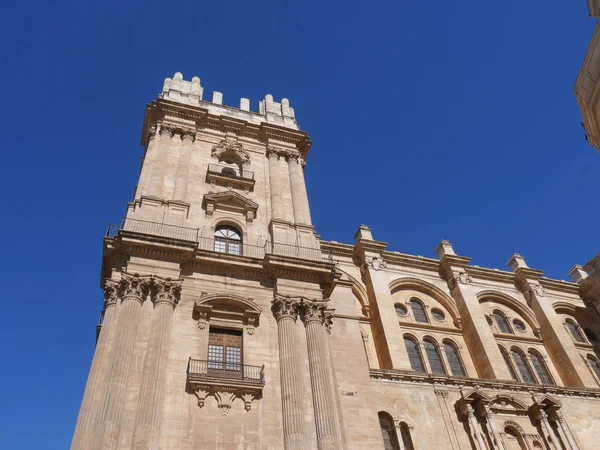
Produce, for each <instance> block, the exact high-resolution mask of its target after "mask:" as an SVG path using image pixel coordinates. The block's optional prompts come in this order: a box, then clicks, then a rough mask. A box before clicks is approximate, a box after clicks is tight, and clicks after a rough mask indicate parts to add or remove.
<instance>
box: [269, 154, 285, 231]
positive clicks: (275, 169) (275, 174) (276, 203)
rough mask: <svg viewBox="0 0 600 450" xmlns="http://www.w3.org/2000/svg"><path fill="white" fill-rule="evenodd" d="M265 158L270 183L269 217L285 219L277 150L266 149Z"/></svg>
mask: <svg viewBox="0 0 600 450" xmlns="http://www.w3.org/2000/svg"><path fill="white" fill-rule="evenodd" d="M267 158H269V180H270V184H271V218H272V219H274V220H285V212H284V210H283V199H282V197H281V194H282V191H283V183H282V180H281V170H280V169H279V152H278V151H277V150H275V149H272V148H268V149H267Z"/></svg>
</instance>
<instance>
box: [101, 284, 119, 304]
mask: <svg viewBox="0 0 600 450" xmlns="http://www.w3.org/2000/svg"><path fill="white" fill-rule="evenodd" d="M118 298H119V283H117V282H116V281H113V280H110V279H108V278H107V279H106V280H104V308H108V307H109V306H114V305H116V304H117V300H118Z"/></svg>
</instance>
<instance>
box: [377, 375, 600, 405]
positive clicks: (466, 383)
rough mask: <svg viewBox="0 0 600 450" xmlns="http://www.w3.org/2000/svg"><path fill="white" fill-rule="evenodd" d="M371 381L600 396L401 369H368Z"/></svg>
mask: <svg viewBox="0 0 600 450" xmlns="http://www.w3.org/2000/svg"><path fill="white" fill-rule="evenodd" d="M369 373H370V376H371V380H372V381H384V382H385V381H390V382H402V383H420V384H429V385H431V386H434V385H435V386H438V385H444V386H455V387H457V388H472V389H475V388H481V389H494V390H505V391H506V390H510V391H514V392H521V393H527V394H531V393H538V394H552V395H564V396H570V397H588V398H590V397H591V398H600V389H589V388H571V387H564V386H554V385H542V384H524V383H516V382H510V381H502V380H489V379H481V378H461V377H451V376H447V375H433V374H417V373H415V372H409V371H403V370H384V369H371V370H370V371H369Z"/></svg>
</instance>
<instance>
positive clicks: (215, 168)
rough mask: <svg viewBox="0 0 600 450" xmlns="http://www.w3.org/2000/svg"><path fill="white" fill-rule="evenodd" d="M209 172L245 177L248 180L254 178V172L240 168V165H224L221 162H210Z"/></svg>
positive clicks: (232, 176)
mask: <svg viewBox="0 0 600 450" xmlns="http://www.w3.org/2000/svg"><path fill="white" fill-rule="evenodd" d="M208 172H209V173H214V174H217V175H222V176H224V177H230V178H244V179H246V180H254V172H250V171H249V170H244V169H240V168H239V167H232V166H222V165H220V164H209V165H208Z"/></svg>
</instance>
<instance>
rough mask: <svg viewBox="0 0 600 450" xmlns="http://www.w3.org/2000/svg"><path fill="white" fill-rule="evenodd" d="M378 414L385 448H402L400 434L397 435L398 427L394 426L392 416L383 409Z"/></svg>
mask: <svg viewBox="0 0 600 450" xmlns="http://www.w3.org/2000/svg"><path fill="white" fill-rule="evenodd" d="M377 415H378V416H379V428H380V429H381V437H382V438H383V448H384V450H400V446H399V444H398V436H397V435H396V428H395V427H394V421H393V420H392V417H391V416H390V415H389V414H388V413H385V412H382V411H380V412H379V413H378V414H377Z"/></svg>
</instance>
